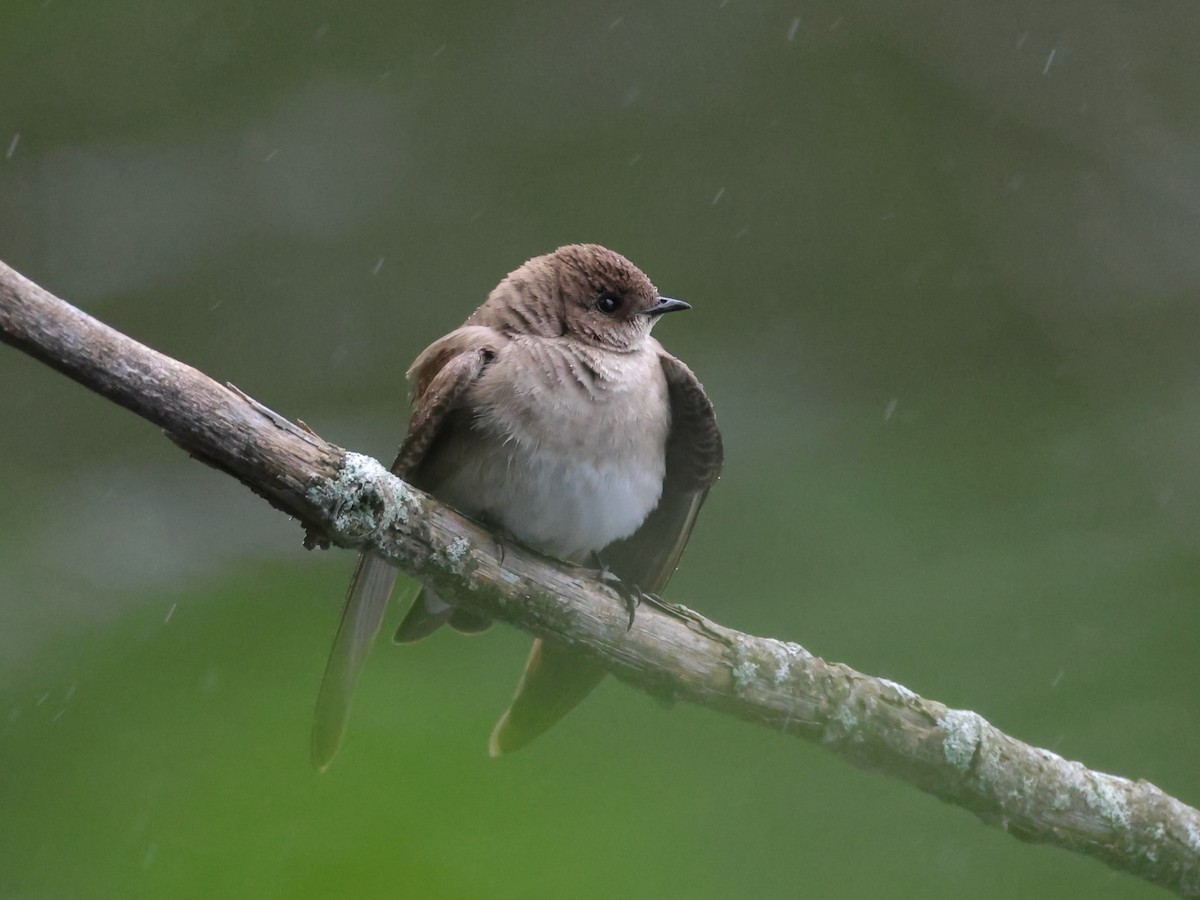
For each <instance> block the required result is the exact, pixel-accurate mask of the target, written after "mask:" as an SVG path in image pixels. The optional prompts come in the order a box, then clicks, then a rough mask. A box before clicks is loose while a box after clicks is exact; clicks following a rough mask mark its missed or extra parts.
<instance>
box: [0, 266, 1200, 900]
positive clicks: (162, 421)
mask: <svg viewBox="0 0 1200 900" xmlns="http://www.w3.org/2000/svg"><path fill="white" fill-rule="evenodd" d="M0 340H3V341H4V342H5V343H8V344H11V345H13V346H15V347H17V348H18V349H21V350H23V351H25V352H26V353H28V354H30V355H31V356H34V357H36V358H37V359H39V360H41V361H43V362H45V363H46V364H47V365H50V366H51V367H53V368H55V369H57V370H59V371H60V372H62V373H64V374H65V375H67V376H69V377H71V378H73V379H75V380H76V381H78V382H79V383H81V384H83V385H84V386H85V387H88V388H89V389H91V390H93V391H96V392H97V393H99V394H102V395H104V396H105V397H108V398H109V399H110V400H113V401H114V402H116V403H119V404H120V405H122V406H124V407H126V408H127V409H130V410H132V411H133V412H135V413H137V414H138V415H139V416H142V417H143V418H145V419H148V420H150V421H151V422H153V423H155V424H156V425H158V426H160V427H161V428H163V429H164V431H165V432H166V434H167V436H168V437H169V438H170V439H171V440H172V441H174V442H175V443H176V444H178V445H179V446H180V447H182V448H183V449H185V450H186V451H188V452H189V453H190V454H191V455H192V456H194V457H196V458H197V459H200V460H203V461H204V462H206V463H208V464H210V465H213V466H215V467H217V468H219V469H221V470H222V471H225V472H227V473H229V474H230V475H232V476H233V477H235V478H237V479H238V480H239V481H241V482H242V483H243V484H245V485H246V486H247V487H249V488H250V489H251V490H253V491H254V492H255V493H257V494H259V495H261V496H262V497H265V498H266V499H267V500H268V501H269V502H270V503H271V504H272V505H274V506H275V507H277V508H278V509H280V510H282V511H284V512H286V513H288V514H289V515H292V516H295V517H296V518H298V519H299V520H300V521H301V522H302V523H303V524H304V525H305V527H306V529H307V533H308V536H307V538H306V544H307V545H308V546H313V545H314V544H320V545H322V546H324V545H327V544H329V543H333V544H337V545H338V546H341V547H347V548H352V549H355V550H362V549H365V548H368V547H369V548H371V549H373V550H375V551H376V552H379V553H381V554H382V555H384V556H386V557H387V558H388V559H389V560H391V561H392V562H393V563H394V564H395V565H397V566H398V567H399V568H401V569H403V570H404V571H406V572H408V573H409V574H411V575H413V576H414V577H416V578H418V579H420V580H421V581H424V582H426V583H428V584H430V585H432V586H433V587H434V588H435V589H436V590H437V592H438V593H439V594H441V595H442V596H445V597H448V598H452V599H453V600H455V602H457V603H462V604H467V605H471V606H475V607H477V608H478V609H480V610H484V611H486V612H487V613H488V614H489V615H491V616H494V617H495V618H499V619H503V620H504V621H506V622H508V623H510V624H512V625H515V626H516V627H518V628H521V629H523V630H525V631H528V632H530V633H532V634H535V635H540V636H543V637H547V638H551V639H553V640H557V641H561V642H564V643H567V644H569V645H571V646H573V647H575V648H577V649H578V651H579V652H580V653H585V654H587V655H589V656H591V657H594V658H595V659H597V660H598V661H599V662H601V663H602V664H603V665H605V666H606V667H608V668H609V669H610V670H611V671H612V672H614V673H615V674H616V675H618V676H619V677H621V678H622V679H623V680H625V681H627V682H629V683H631V684H634V685H637V686H639V687H641V688H643V689H644V690H647V691H649V692H650V693H652V694H655V695H658V696H662V697H667V698H670V699H672V700H675V699H678V700H687V701H689V702H692V703H698V704H700V705H702V706H707V707H710V708H712V709H717V710H721V711H723V712H726V713H732V714H733V715H736V716H739V717H741V718H743V719H746V720H748V721H752V722H757V723H759V724H762V725H767V726H769V727H771V728H775V729H777V730H779V731H783V732H786V733H788V734H793V735H796V736H799V737H803V738H806V739H808V740H811V741H816V742H819V743H820V744H822V745H823V746H825V747H827V748H829V749H830V750H832V751H833V752H834V753H837V754H838V755H839V756H842V757H843V758H845V759H847V760H849V761H850V762H852V763H854V764H855V765H858V766H860V767H862V768H865V769H870V770H873V771H877V772H882V773H885V774H888V775H891V776H894V777H897V778H901V779H903V780H905V781H908V782H909V783H911V784H913V785H915V786H916V787H918V788H920V789H921V790H923V791H926V792H927V793H930V794H932V795H934V796H935V797H938V798H940V799H942V800H944V801H946V802H948V803H953V804H955V805H957V806H961V807H963V808H965V809H969V810H971V811H972V812H974V813H975V814H976V815H977V816H979V818H981V819H982V820H983V821H985V822H987V823H989V824H991V825H996V826H999V827H1000V828H1003V829H1004V830H1006V831H1007V832H1009V833H1010V834H1012V835H1014V836H1016V837H1018V838H1020V839H1021V840H1025V841H1031V842H1037V843H1047V844H1054V845H1057V846H1059V847H1063V848H1065V849H1068V850H1074V851H1076V852H1078V853H1084V854H1087V855H1089V856H1093V857H1096V858H1098V859H1101V860H1103V861H1104V862H1106V863H1108V865H1110V866H1112V867H1113V868H1115V869H1121V870H1124V871H1127V872H1131V873H1133V874H1135V875H1139V876H1141V877H1142V878H1145V879H1146V880H1148V881H1151V882H1154V883H1156V884H1160V885H1163V886H1164V887H1167V888H1170V889H1172V890H1174V891H1176V892H1177V893H1179V894H1181V895H1184V896H1200V812H1198V811H1197V810H1196V809H1193V808H1192V807H1189V806H1187V805H1185V804H1183V803H1181V802H1180V801H1178V800H1176V799H1175V798H1173V797H1171V796H1169V795H1167V794H1165V793H1164V792H1163V791H1161V790H1159V789H1158V788H1157V787H1155V786H1154V785H1152V784H1150V783H1148V782H1146V781H1137V782H1134V781H1130V780H1128V779H1126V778H1120V777H1118V776H1115V775H1106V774H1104V773H1102V772H1094V771H1091V770H1089V769H1087V768H1085V767H1084V766H1083V765H1082V764H1081V763H1078V762H1070V761H1068V760H1065V759H1063V758H1062V757H1060V756H1058V755H1056V754H1054V753H1051V752H1050V751H1049V750H1043V749H1040V748H1037V747H1032V746H1030V745H1028V744H1025V743H1022V742H1021V741H1018V740H1016V739H1015V738H1012V737H1009V736H1008V735H1006V734H1004V733H1003V732H1001V731H1000V730H999V729H997V728H995V727H993V726H992V725H990V724H989V723H988V722H987V721H985V720H984V719H983V718H982V717H980V716H979V715H977V714H976V713H973V712H969V711H966V710H957V709H949V708H947V707H946V706H944V705H943V704H941V703H938V702H936V701H934V700H926V699H924V698H922V697H919V696H917V695H916V694H914V693H913V692H912V691H910V690H908V689H907V688H905V687H902V686H901V685H898V684H895V683H893V682H890V681H887V680H884V679H880V678H872V677H870V676H868V675H864V674H862V673H860V672H856V671H855V670H854V669H851V668H850V667H848V666H844V665H841V664H838V663H827V662H825V661H824V660H822V659H820V658H818V657H816V656H813V655H812V654H810V653H809V652H808V651H807V650H805V649H804V648H803V647H801V646H799V645H797V644H792V643H785V642H783V641H778V640H773V639H770V638H764V637H755V636H753V635H749V634H743V633H741V632H737V631H734V630H732V629H729V628H725V627H723V626H721V625H718V624H716V623H715V622H711V621H709V620H708V619H706V618H704V617H703V616H701V615H699V614H697V613H695V612H692V611H691V610H688V609H687V608H685V607H682V606H675V605H672V604H663V605H661V606H657V605H654V606H652V605H649V604H644V605H643V607H642V608H641V609H640V610H639V612H638V614H637V617H636V621H635V622H634V623H633V627H632V628H631V629H628V630H627V624H628V618H627V615H626V611H625V605H624V601H623V600H622V599H621V598H620V597H618V596H617V595H616V594H615V593H614V592H613V591H612V590H610V589H609V588H608V587H606V586H604V585H602V584H600V583H598V582H596V581H595V580H594V579H593V578H592V577H591V573H590V572H588V571H587V570H583V569H578V568H573V567H570V566H567V565H564V564H561V563H557V562H554V561H551V560H547V559H545V558H543V557H540V556H538V555H537V554H535V553H533V552H531V551H528V550H525V549H523V548H520V547H507V548H505V551H504V554H503V560H501V558H500V550H499V547H498V545H497V543H496V542H495V540H494V539H493V538H492V537H491V535H490V534H489V533H488V532H486V531H484V530H483V529H481V528H480V527H479V526H478V525H476V524H475V523H473V522H471V521H470V520H468V519H466V518H464V517H462V516H460V515H458V514H457V513H455V512H454V511H453V510H451V509H449V508H447V507H445V506H443V505H442V504H440V503H438V502H437V501H436V500H434V499H433V498H432V497H429V496H428V495H426V494H423V493H422V492H420V491H418V490H417V489H415V488H413V487H411V486H410V485H407V484H405V483H404V482H402V481H400V480H399V479H398V478H396V477H395V476H393V475H391V474H390V473H389V472H388V471H387V470H386V469H385V468H384V467H383V466H381V465H380V464H379V463H378V462H376V461H375V460H373V459H370V458H368V457H365V456H360V455H359V454H356V453H349V452H347V451H345V450H343V449H342V448H340V447H337V446H335V445H333V444H330V443H328V442H327V441H324V440H322V439H321V438H320V437H318V436H317V435H316V434H313V433H312V432H311V431H309V430H308V429H307V428H302V427H300V426H298V425H295V424H293V423H291V422H289V421H287V420H286V419H284V418H282V417H281V416H279V415H277V414H275V413H274V412H272V411H271V410H269V409H267V408H266V407H265V406H263V405H261V404H260V403H258V402H257V401H255V400H253V399H251V398H250V397H248V396H246V395H245V394H243V393H242V392H241V391H239V390H237V389H236V388H234V387H232V386H223V385H220V384H218V383H216V382H215V381H213V380H212V379H211V378H209V377H208V376H206V375H204V374H203V373H201V372H199V371H197V370H196V369H193V368H192V367H190V366H187V365H184V364H183V363H180V362H178V361H176V360H174V359H171V358H169V357H167V356H164V355H163V354H161V353H158V352H156V351H154V350H152V349H150V348H149V347H146V346H144V345H142V344H139V343H138V342H137V341H134V340H133V339H132V338H129V337H127V336H125V335H123V334H121V333H120V332H117V331H115V330H113V329H112V328H109V327H108V326H106V325H104V324H102V323H101V322H98V321H97V320H95V319H93V318H92V317H91V316H88V315H87V314H85V313H83V312H81V311H79V310H78V309H75V308H74V307H72V306H70V305H69V304H67V303H65V302H64V301H62V300H59V299H58V298H56V297H54V296H53V295H51V294H50V293H48V292H46V291H45V290H43V289H42V288H40V287H38V286H37V285H36V284H33V283H32V282H30V281H29V280H27V279H25V278H23V277H22V276H21V275H19V274H18V273H17V272H15V271H13V270H12V269H10V268H9V267H8V266H6V265H4V264H3V263H0Z"/></svg>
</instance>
